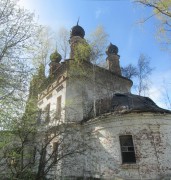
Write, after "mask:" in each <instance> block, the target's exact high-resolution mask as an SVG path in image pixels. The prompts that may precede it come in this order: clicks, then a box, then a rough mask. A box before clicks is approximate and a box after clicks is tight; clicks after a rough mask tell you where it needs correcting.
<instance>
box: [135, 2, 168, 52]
mask: <svg viewBox="0 0 171 180" xmlns="http://www.w3.org/2000/svg"><path fill="white" fill-rule="evenodd" d="M135 2H137V3H140V4H142V5H144V6H146V7H150V8H152V15H150V16H148V17H146V18H145V19H144V20H143V21H142V22H143V23H144V22H145V21H147V20H149V19H150V18H152V17H156V18H157V19H158V20H159V21H158V24H157V28H156V31H157V39H158V40H159V41H160V42H162V45H163V48H166V47H169V46H170V44H171V35H170V30H171V28H170V27H171V0H167V1H166V0H155V1H154V0H135Z"/></svg>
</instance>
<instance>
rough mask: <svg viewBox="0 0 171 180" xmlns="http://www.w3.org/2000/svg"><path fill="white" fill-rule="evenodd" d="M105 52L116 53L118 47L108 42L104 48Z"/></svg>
mask: <svg viewBox="0 0 171 180" xmlns="http://www.w3.org/2000/svg"><path fill="white" fill-rule="evenodd" d="M106 54H107V55H109V54H118V47H117V46H115V45H113V44H112V43H110V45H109V46H108V47H107V48H106Z"/></svg>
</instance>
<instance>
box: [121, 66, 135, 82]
mask: <svg viewBox="0 0 171 180" xmlns="http://www.w3.org/2000/svg"><path fill="white" fill-rule="evenodd" d="M121 71H122V75H123V76H124V77H126V78H128V79H133V78H134V77H136V76H137V74H138V72H137V67H135V66H134V65H132V64H129V65H127V66H125V67H121Z"/></svg>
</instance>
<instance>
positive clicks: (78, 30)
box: [70, 23, 85, 38]
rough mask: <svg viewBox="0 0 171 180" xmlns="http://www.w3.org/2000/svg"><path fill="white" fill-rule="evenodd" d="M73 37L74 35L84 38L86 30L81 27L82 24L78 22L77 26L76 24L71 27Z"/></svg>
mask: <svg viewBox="0 0 171 180" xmlns="http://www.w3.org/2000/svg"><path fill="white" fill-rule="evenodd" d="M70 35H71V37H73V36H80V37H81V38H84V36H85V31H84V29H83V28H82V27H81V26H79V25H78V23H77V25H76V26H74V27H72V29H71V34H70Z"/></svg>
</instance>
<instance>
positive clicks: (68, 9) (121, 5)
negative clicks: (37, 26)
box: [20, 0, 171, 107]
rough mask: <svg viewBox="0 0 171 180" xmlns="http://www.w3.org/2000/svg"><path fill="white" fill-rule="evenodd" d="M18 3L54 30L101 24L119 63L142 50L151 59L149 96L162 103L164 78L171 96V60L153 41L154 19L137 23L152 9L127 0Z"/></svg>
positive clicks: (130, 60) (89, 28)
mask: <svg viewBox="0 0 171 180" xmlns="http://www.w3.org/2000/svg"><path fill="white" fill-rule="evenodd" d="M20 5H21V6H24V7H25V8H26V9H30V10H31V11H34V12H35V14H36V17H38V19H39V20H38V21H39V22H40V23H41V24H43V25H47V26H50V27H51V28H52V29H53V30H54V31H57V30H58V29H60V28H61V27H66V28H67V29H71V27H72V26H74V25H76V22H77V20H78V17H80V21H79V24H80V25H81V26H82V27H83V28H84V30H85V32H86V34H89V33H90V32H92V31H93V30H94V29H95V28H96V27H97V26H98V25H102V26H103V27H104V28H105V31H106V32H107V33H108V34H109V42H112V43H113V44H115V45H117V46H118V48H119V55H120V56H121V57H120V64H121V65H122V66H125V65H127V64H129V63H133V64H136V62H137V60H138V57H139V55H140V54H141V53H143V54H145V55H147V56H149V57H150V58H151V66H152V67H154V71H153V74H152V75H151V82H152V83H151V87H150V93H149V96H150V97H151V98H152V99H153V100H154V101H155V102H156V103H157V104H158V105H160V106H162V107H166V106H165V101H164V96H163V93H164V89H163V81H165V83H166V84H167V90H168V92H170V95H171V78H170V77H171V59H170V54H169V52H167V51H163V50H161V46H160V43H159V42H158V41H157V40H156V34H155V32H156V25H157V19H155V18H152V19H150V20H149V21H147V22H146V23H145V24H143V25H142V24H139V23H137V22H138V21H139V20H140V19H141V18H143V17H148V15H150V14H151V9H148V8H143V7H141V6H138V5H136V4H135V3H133V2H131V1H129V0H21V2H20Z"/></svg>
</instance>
